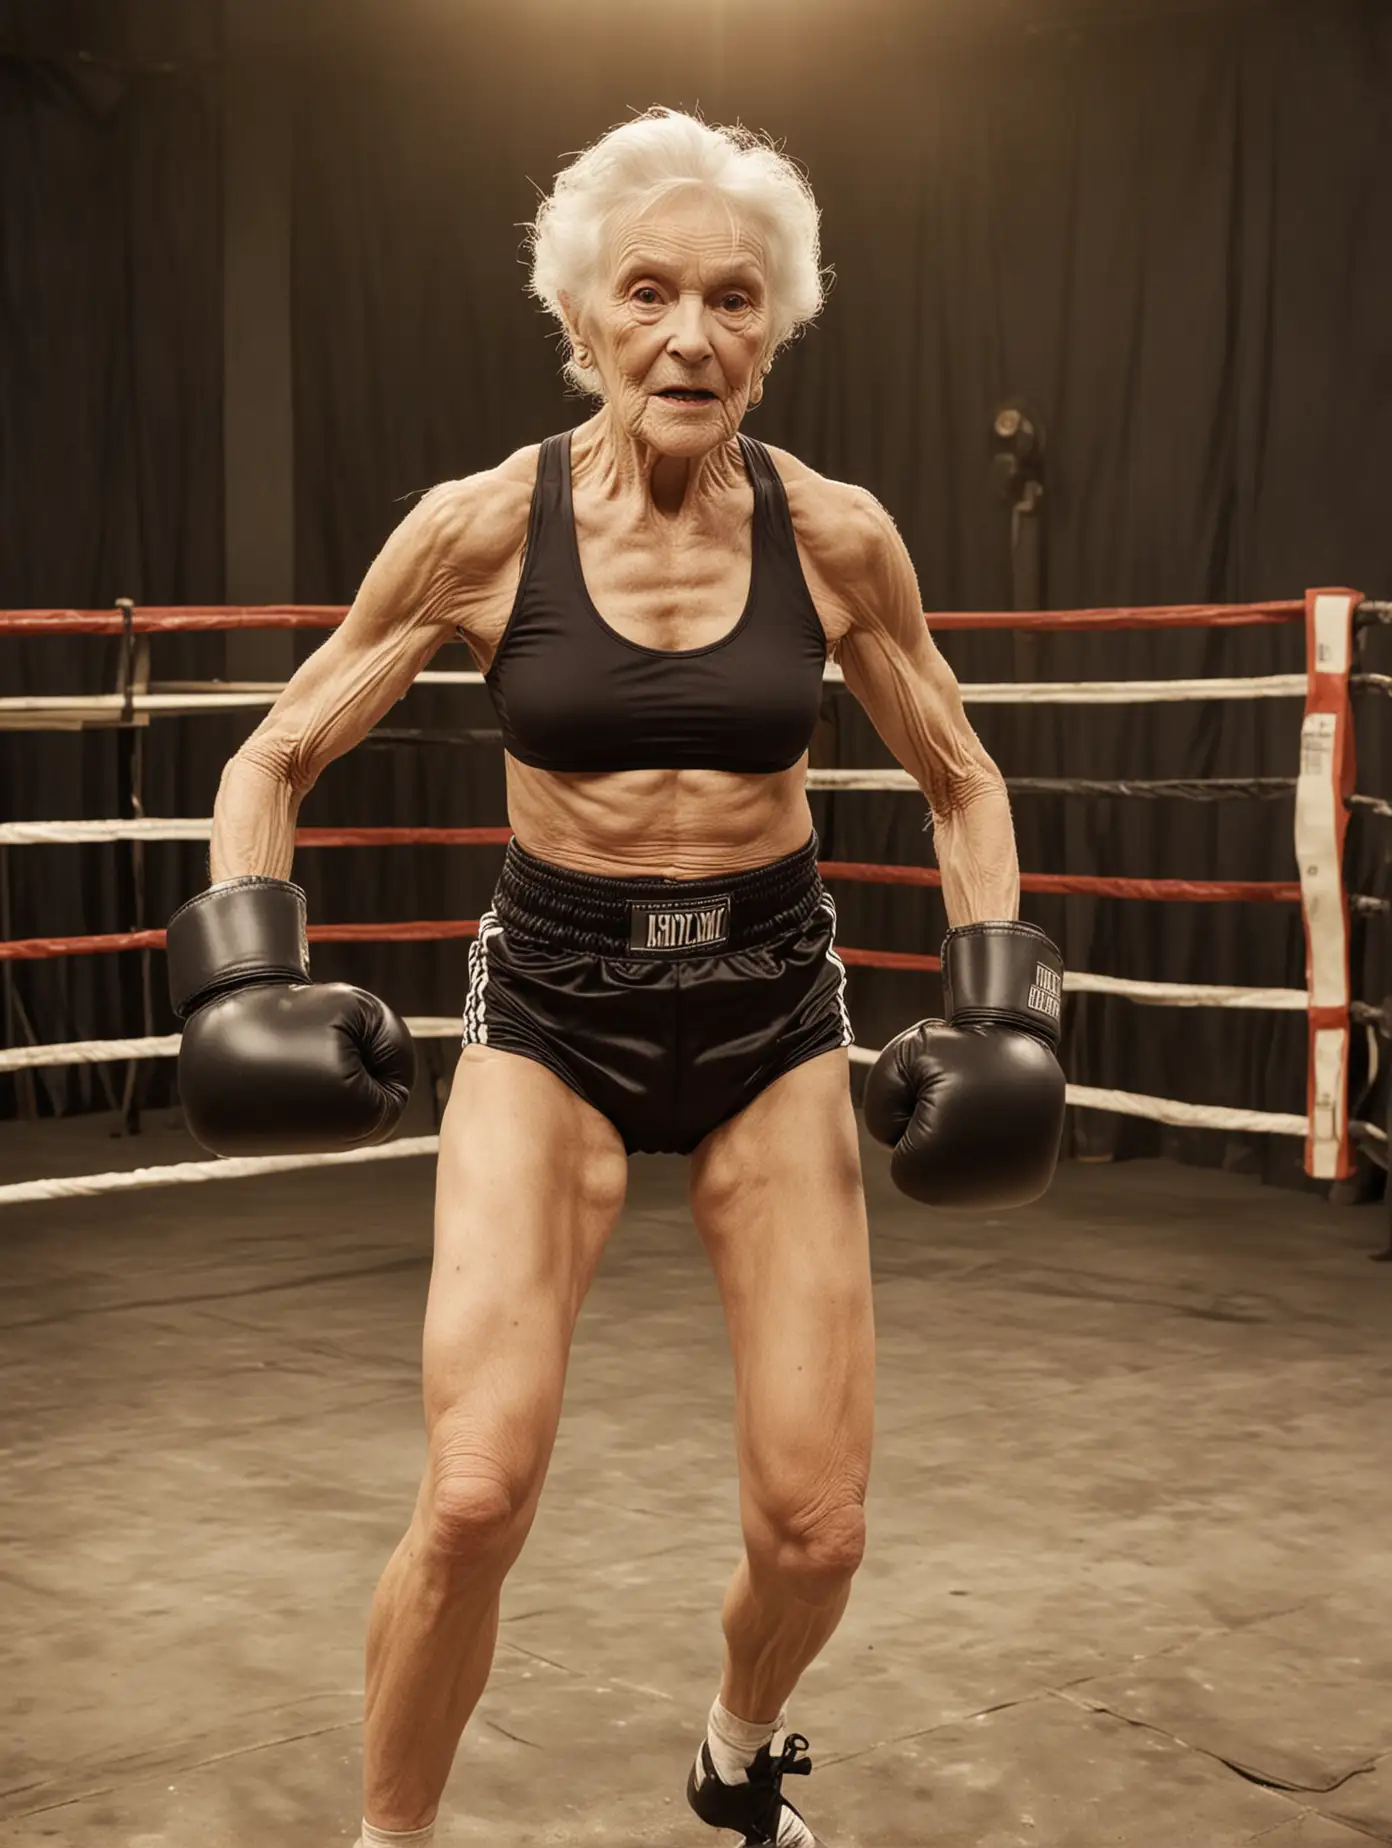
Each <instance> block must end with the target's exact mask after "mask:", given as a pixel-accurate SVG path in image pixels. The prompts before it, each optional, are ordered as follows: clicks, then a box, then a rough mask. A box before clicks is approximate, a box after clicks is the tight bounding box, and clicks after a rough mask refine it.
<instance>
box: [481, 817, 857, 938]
mask: <svg viewBox="0 0 1392 1848" xmlns="http://www.w3.org/2000/svg"><path fill="white" fill-rule="evenodd" d="M818 847H819V843H818V840H817V836H816V835H815V834H813V835H812V836H811V838H810V839H809V840H808V842H807V845H806V846H805V847H800V848H799V849H798V850H797V852H796V853H790V854H787V855H785V856H784V857H783V858H782V859H781V860H771V861H769V863H768V864H767V865H766V866H756V867H753V868H751V869H750V870H749V871H748V872H743V873H729V874H727V875H726V876H725V877H724V878H723V879H721V878H706V879H663V878H660V877H643V878H633V879H627V878H610V877H608V876H606V875H604V874H596V873H579V872H574V871H572V870H571V869H570V868H569V867H566V866H555V865H553V864H552V863H551V862H550V861H549V860H539V859H537V858H536V856H535V855H534V854H530V853H528V852H527V851H526V849H525V848H523V847H519V846H518V844H517V842H516V841H515V840H513V841H509V843H508V849H507V854H506V856H505V857H504V860H503V869H502V872H501V874H500V875H499V879H498V885H497V889H496V891H495V893H494V895H493V908H494V910H495V912H496V913H497V916H498V919H499V921H500V922H501V923H502V925H503V927H504V928H505V929H507V928H509V927H511V928H512V929H514V930H516V931H518V932H519V933H521V934H525V935H529V936H532V937H537V938H541V939H543V940H545V941H546V942H548V943H554V944H556V945H557V947H559V948H565V949H574V950H582V951H589V952H591V953H592V954H595V955H600V956H616V957H622V956H635V955H636V956H659V957H661V958H662V959H663V960H664V961H665V960H667V959H669V958H671V957H674V956H676V957H679V956H682V955H712V954H722V953H724V952H725V951H727V950H728V951H733V950H740V949H754V948H757V947H758V946H759V945H760V944H763V943H771V942H773V941H775V940H776V939H777V938H778V937H780V936H783V935H786V933H787V932H789V931H790V930H796V929H797V928H799V926H801V925H803V924H805V923H806V922H807V921H808V919H809V918H811V917H812V916H813V915H814V914H815V913H816V911H817V909H818V907H819V906H820V904H821V902H822V892H823V888H822V881H821V875H820V874H819V873H818V871H817V852H818ZM640 916H641V918H642V919H643V920H644V921H646V919H647V918H648V917H649V916H651V917H654V918H656V919H657V920H658V922H659V925H660V926H661V929H660V930H657V931H655V932H653V933H652V934H654V935H656V936H658V937H663V938H666V939H668V940H670V941H669V942H668V943H666V944H661V943H660V944H659V946H658V947H655V948H652V947H643V948H639V947H636V946H635V942H634V930H635V923H634V920H635V917H640ZM665 920H673V921H674V922H672V923H666V922H664V921H665ZM682 920H685V921H686V922H684V923H683V922H682ZM645 934H647V933H645Z"/></svg>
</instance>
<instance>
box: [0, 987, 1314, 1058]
mask: <svg viewBox="0 0 1392 1848" xmlns="http://www.w3.org/2000/svg"><path fill="white" fill-rule="evenodd" d="M1063 987H1064V992H1065V993H1066V994H1082V995H1119V996H1121V997H1122V998H1123V999H1124V1000H1128V1001H1137V1002H1140V1003H1141V1004H1142V1005H1143V1006H1147V1005H1148V1006H1152V1007H1221V1008H1246V1009H1253V1010H1256V1011H1260V1012H1262V1013H1273V1014H1301V1013H1304V1012H1305V1010H1306V1008H1307V1007H1308V1006H1309V996H1308V995H1307V994H1306V993H1305V990H1304V989H1303V988H1220V987H1212V986H1206V985H1204V984H1201V983H1191V982H1132V981H1128V980H1127V979H1126V978H1125V977H1123V976H1119V975H1075V974H1072V973H1069V974H1066V975H1065V976H1064V978H1063ZM406 1030H407V1032H408V1033H409V1034H410V1035H411V1037H412V1039H453V1038H454V1036H455V1035H456V1034H457V1033H459V1032H460V1023H459V1020H458V1019H457V1017H456V1016H454V1015H452V1014H431V1015H416V1016H413V1017H412V1018H410V1019H408V1020H407V1022H406ZM179 1039H180V1036H179V1034H177V1033H163V1034H156V1035H153V1036H151V1037H147V1038H144V1039H109V1040H60V1041H56V1042H54V1043H53V1044H51V1045H47V1046H16V1047H12V1048H10V1049H9V1050H6V1051H0V1072H31V1071H38V1070H41V1069H44V1068H47V1067H51V1066H57V1065H104V1064H111V1063H116V1062H119V1061H120V1060H123V1059H172V1058H177V1057H178V1052H179Z"/></svg>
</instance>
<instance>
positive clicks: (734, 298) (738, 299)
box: [721, 295, 749, 314]
mask: <svg viewBox="0 0 1392 1848" xmlns="http://www.w3.org/2000/svg"><path fill="white" fill-rule="evenodd" d="M731 303H733V304H734V306H733V307H731ZM721 305H722V306H723V307H724V308H726V309H728V310H729V312H730V313H731V314H739V313H740V312H741V311H742V310H743V309H745V308H747V307H748V306H749V297H748V296H747V295H727V296H726V297H725V300H724V302H723V303H722V304H721Z"/></svg>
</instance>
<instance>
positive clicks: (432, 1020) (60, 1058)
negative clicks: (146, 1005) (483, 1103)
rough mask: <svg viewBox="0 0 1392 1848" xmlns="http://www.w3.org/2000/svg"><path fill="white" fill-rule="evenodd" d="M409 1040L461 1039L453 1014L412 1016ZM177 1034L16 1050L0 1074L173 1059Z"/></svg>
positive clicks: (4, 1057) (3, 1057) (0, 1065)
mask: <svg viewBox="0 0 1392 1848" xmlns="http://www.w3.org/2000/svg"><path fill="white" fill-rule="evenodd" d="M406 1031H407V1032H408V1033H409V1034H410V1035H411V1038H412V1039H456V1038H458V1039H462V1038H463V1035H464V1029H463V1024H462V1022H461V1021H460V1018H459V1016H458V1015H457V1014H429V1015H415V1016H413V1017H411V1018H410V1019H408V1020H407V1021H406ZM181 1037H182V1035H180V1034H178V1033H159V1034H155V1035H153V1036H152V1037H149V1038H145V1039H111V1040H63V1041H58V1042H55V1043H54V1044H53V1045H49V1046H16V1047H13V1048H12V1049H10V1050H9V1051H7V1052H0V1072H28V1071H36V1070H38V1069H39V1068H40V1067H42V1066H50V1065H104V1064H107V1063H109V1062H111V1061H115V1060H120V1059H173V1058H177V1057H178V1054H179V1041H180V1039H181Z"/></svg>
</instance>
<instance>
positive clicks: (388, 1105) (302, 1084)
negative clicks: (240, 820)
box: [165, 878, 416, 1155]
mask: <svg viewBox="0 0 1392 1848" xmlns="http://www.w3.org/2000/svg"><path fill="white" fill-rule="evenodd" d="M165 950H166V954H167V958H168V967H169V998H170V1001H171V1002H172V1003H173V1006H174V1012H175V1013H176V1014H177V1015H178V1016H179V1018H180V1019H181V1020H182V1021H183V1022H184V1036H183V1040H182V1041H181V1043H180V1047H179V1091H180V1095H181V1097H182V1100H183V1105H184V1114H185V1116H186V1117H187V1118H188V1126H189V1129H190V1130H191V1131H192V1133H193V1135H194V1136H195V1137H196V1138H197V1140H198V1141H199V1142H201V1143H202V1145H203V1147H204V1148H205V1149H209V1150H211V1151H212V1153H213V1154H215V1155H278V1154H291V1153H293V1154H311V1153H313V1154H317V1153H321V1152H323V1151H327V1150H331V1149H349V1148H360V1147H364V1146H366V1145H367V1144H370V1143H374V1142H385V1141H386V1139H387V1137H388V1136H390V1135H391V1133H392V1131H393V1130H394V1129H395V1128H396V1125H397V1123H398V1122H399V1121H400V1119H401V1113H402V1111H403V1110H404V1109H405V1107H406V1100H407V1098H408V1097H409V1096H410V1094H411V1085H412V1083H413V1081H414V1079H415V1075H416V1055H415V1048H414V1047H413V1046H412V1044H411V1036H410V1034H409V1033H408V1032H407V1031H406V1028H405V1025H404V1024H403V1023H402V1021H401V1020H400V1019H399V1018H398V1016H397V1015H396V1014H394V1013H393V1012H392V1010H391V1009H390V1008H389V1007H387V1006H386V1005H385V1003H384V1002H381V1001H379V1000H378V999H377V997H376V996H375V995H370V994H368V993H366V992H365V990H363V989H361V988H353V987H350V986H349V984H348V983H346V982H320V983H311V981H310V979H309V942H308V938H307V937H306V934H305V895H304V893H303V892H302V891H301V890H300V888H299V887H298V886H296V885H291V884H290V883H289V881H288V880H285V879H261V878H248V879H228V880H224V881H222V882H221V883H220V884H218V885H214V886H210V887H209V888H208V890H207V891H206V892H200V893H199V894H198V896H197V897H196V898H191V899H190V900H189V902H188V903H187V904H186V905H183V906H181V907H180V909H179V910H178V911H176V912H175V913H174V916H173V917H172V918H171V919H170V920H169V929H168V932H167V933H166V938H165Z"/></svg>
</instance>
